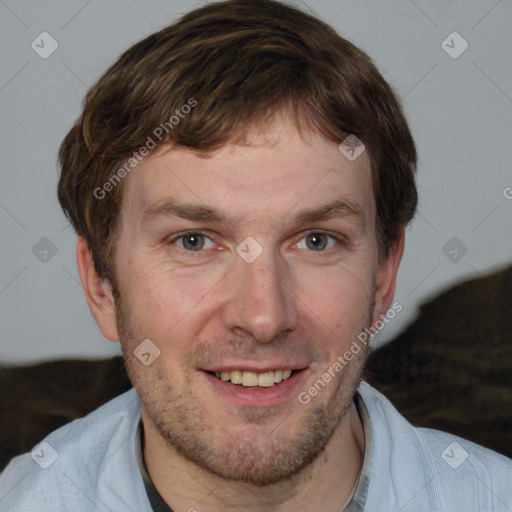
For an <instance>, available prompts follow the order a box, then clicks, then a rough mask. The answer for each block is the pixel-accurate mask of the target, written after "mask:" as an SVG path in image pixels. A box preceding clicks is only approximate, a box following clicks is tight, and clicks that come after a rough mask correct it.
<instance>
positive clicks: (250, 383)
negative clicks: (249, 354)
mask: <svg viewBox="0 0 512 512" xmlns="http://www.w3.org/2000/svg"><path fill="white" fill-rule="evenodd" d="M297 371H298V370H289V369H287V370H273V371H268V372H263V373H256V372H249V371H242V370H231V371H226V372H210V371H209V372H207V373H209V374H210V375H213V376H214V377H216V378H217V379H219V380H222V381H224V382H227V383H230V384H233V385H235V386H239V387H250V388H270V387H273V386H277V385H278V384H280V383H281V382H284V381H285V380H288V379H289V378H290V377H292V376H293V375H294V374H295V373H297Z"/></svg>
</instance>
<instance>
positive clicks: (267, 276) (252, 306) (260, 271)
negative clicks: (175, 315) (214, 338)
mask: <svg viewBox="0 0 512 512" xmlns="http://www.w3.org/2000/svg"><path fill="white" fill-rule="evenodd" d="M234 265H235V267H234V268H233V269H232V270H231V272H229V279H228V282H226V287H227V289H228V290H229V292H228V297H229V298H228V300H227V301H226V303H225V307H224V311H223V324H224V327H225V328H226V329H229V330H230V331H232V332H236V331H240V330H243V331H245V333H248V334H250V335H251V336H252V337H253V338H254V339H256V340H257V341H258V342H260V343H269V342H271V341H272V340H274V339H275V338H276V336H278V335H279V334H280V333H282V332H283V331H287V330H295V329H296V328H297V326H298V320H299V315H298V311H297V304H296V300H297V299H296V297H295V295H294V294H293V293H292V291H291V288H292V283H291V277H290V273H289V272H288V269H287V268H286V267H285V264H284V263H283V262H281V261H279V260H278V257H277V256H275V255H273V254H267V253H266V252H265V251H264V252H263V253H262V254H261V255H260V256H259V257H258V258H257V259H256V260H255V261H253V262H252V263H247V262H245V261H244V260H243V259H242V258H237V260H236V262H235V263H234Z"/></svg>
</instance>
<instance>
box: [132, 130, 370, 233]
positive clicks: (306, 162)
mask: <svg viewBox="0 0 512 512" xmlns="http://www.w3.org/2000/svg"><path fill="white" fill-rule="evenodd" d="M335 203H336V204H337V208H338V210H339V212H338V213H340V212H341V210H344V212H345V213H346V214H352V216H353V217H354V219H355V218H356V217H357V216H358V215H359V216H360V217H361V219H360V220H361V221H362V222H363V223H366V222H365V221H368V220H370V219H371V218H372V217H373V215H374V200H373V191H372V183H371V173H370V161H369V158H368V155H367V154H366V152H363V153H362V154H361V155H360V156H359V157H358V158H357V159H356V160H354V161H350V160H349V159H347V158H346V157H345V156H344V155H343V154H342V153H341V152H340V151H339V149H338V145H337V144H336V143H334V142H332V141H329V140H327V139H325V138H324V137H322V136H320V135H317V134H314V133H312V132H309V133H308V134H306V136H304V134H303V135H301V134H299V132H298V131H297V129H296V128H295V126H294V125H293V124H292V123H291V122H289V121H286V120H277V121H274V122H273V123H272V124H271V125H270V126H269V128H268V130H267V131H266V133H264V134H262V133H261V132H260V131H258V132H255V134H254V136H253V137H252V138H251V143H250V144H248V145H234V144H228V145H226V146H224V147H223V148H221V149H220V150H218V151H216V152H215V153H213V154H211V155H209V156H208V157H204V156H199V155H198V154H196V153H195V152H193V151H192V150H190V149H188V148H184V147H171V146H169V145H167V146H161V147H160V148H158V149H157V150H156V151H155V152H154V153H153V154H152V155H150V156H149V157H148V158H147V159H146V160H144V161H143V162H141V163H140V164H139V165H138V166H137V167H136V168H135V169H134V170H133V171H132V172H131V174H130V175H129V176H128V178H127V182H126V183H125V190H124V195H123V206H122V212H123V215H124V216H125V217H128V218H129V219H131V221H132V222H137V223H142V222H146V221H148V220H151V218H153V217H156V216H158V214H161V215H165V214H169V213H172V210H173V208H174V207H175V206H176V205H183V204H186V205H187V206H188V207H189V208H188V211H189V212H190V211H192V210H193V209H194V207H195V209H196V213H197V214H198V216H200V215H204V216H208V215H210V217H211V219H212V220H222V221H223V222H224V223H231V224H233V225H235V224H243V223H248V222H252V223H258V222H267V223H270V224H271V225H273V224H275V223H277V222H280V221H281V220H282V219H283V218H284V217H286V216H288V215H293V216H295V217H298V216H299V217H300V214H301V212H302V213H304V212H305V210H306V209H307V208H309V209H311V208H312V207H317V208H318V207H321V206H326V205H330V206H335ZM174 210H175V211H174V213H176V209H175V208H174ZM341 213H343V212H341ZM216 215H220V216H222V219H215V218H214V217H215V216H216ZM346 216H347V217H349V216H350V215H346ZM205 220H206V218H205ZM303 220H306V217H304V218H303Z"/></svg>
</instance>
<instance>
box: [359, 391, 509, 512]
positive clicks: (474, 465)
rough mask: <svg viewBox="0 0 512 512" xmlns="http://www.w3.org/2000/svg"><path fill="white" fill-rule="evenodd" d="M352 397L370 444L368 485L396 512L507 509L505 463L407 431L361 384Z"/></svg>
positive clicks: (432, 433)
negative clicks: (361, 410)
mask: <svg viewBox="0 0 512 512" xmlns="http://www.w3.org/2000/svg"><path fill="white" fill-rule="evenodd" d="M358 391H359V394H360V395H361V397H362V398H363V401H364V403H365V406H366V408H367V410H368V415H369V417H370V421H371V427H372V434H373V438H374V443H373V446H374V450H373V454H372V455H373V461H372V475H371V477H370V479H371V484H373V487H374V489H379V492H380V493H382V492H385V491H386V490H387V491H388V492H392V493H394V498H393V499H394V500H395V506H397V507H398V508H399V509H400V510H401V509H402V507H404V506H405V508H403V510H404V512H405V510H409V508H408V507H410V510H422V508H421V507H424V506H426V507H427V508H426V509H428V507H432V508H431V509H432V510H438V509H439V510H441V509H442V510H450V511H451V510H453V511H459V510H460V511H465V510H495V511H499V510H509V508H508V507H510V508H512V491H511V489H512V485H510V482H512V460H511V459H509V458H507V457H505V456H503V455H501V454H499V453H496V452H494V451H492V450H489V449H487V448H484V447H482V446H479V445H477V444H475V443H472V442H471V441H467V440H465V439H462V438H460V437H458V436H455V435H452V434H448V433H446V432H442V431H439V430H434V429H427V428H421V427H416V426H414V425H411V424H410V423H409V422H408V421H407V420H406V419H405V418H404V417H403V416H402V415H401V414H400V413H399V412H398V411H397V410H396V408H395V407H394V406H393V405H392V404H391V402H389V400H388V399H387V398H386V397H385V396H384V395H382V394H381V393H380V392H378V391H377V390H376V389H374V388H372V387H371V386H370V385H369V384H367V383H366V382H362V383H361V385H360V387H359V389H358ZM383 471H384V472H383ZM376 474H379V475H386V476H385V477H377V476H376ZM377 478H379V479H380V481H379V482H375V480H376V479H377ZM372 480H373V481H372ZM406 503H408V505H405V504H406ZM436 507H438V508H436ZM390 510H391V509H390Z"/></svg>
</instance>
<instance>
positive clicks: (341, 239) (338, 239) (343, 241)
mask: <svg viewBox="0 0 512 512" xmlns="http://www.w3.org/2000/svg"><path fill="white" fill-rule="evenodd" d="M313 234H319V235H326V236H328V237H330V238H332V239H333V240H335V241H336V242H338V244H339V246H343V245H346V242H347V240H346V239H345V238H344V237H342V236H341V235H335V234H333V233H330V232H327V231H319V230H311V231H308V232H306V233H304V235H303V236H302V238H301V239H300V240H299V242H300V241H301V240H303V239H304V238H306V237H307V236H309V235H313ZM190 235H201V236H204V237H205V238H208V239H209V240H211V241H212V242H213V240H212V239H211V237H209V236H208V235H207V234H206V233H205V232H203V231H200V230H199V231H186V232H184V233H182V234H181V235H178V236H176V237H174V238H173V239H171V240H169V242H168V243H169V244H174V243H175V242H176V241H177V240H180V239H183V238H186V237H187V236H190ZM297 243H298V242H297ZM177 249H178V250H179V252H181V253H182V254H187V255H192V256H193V257H199V256H200V254H201V253H202V252H204V251H205V250H199V251H187V250H186V249H182V248H181V247H177ZM332 249H333V248H332V247H331V248H330V249H325V250H322V251H312V250H311V251H308V252H312V253H314V252H318V253H328V252H329V251H330V250H332Z"/></svg>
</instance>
